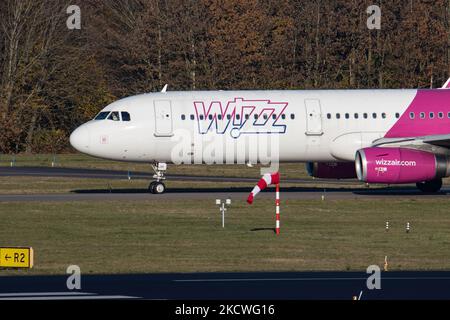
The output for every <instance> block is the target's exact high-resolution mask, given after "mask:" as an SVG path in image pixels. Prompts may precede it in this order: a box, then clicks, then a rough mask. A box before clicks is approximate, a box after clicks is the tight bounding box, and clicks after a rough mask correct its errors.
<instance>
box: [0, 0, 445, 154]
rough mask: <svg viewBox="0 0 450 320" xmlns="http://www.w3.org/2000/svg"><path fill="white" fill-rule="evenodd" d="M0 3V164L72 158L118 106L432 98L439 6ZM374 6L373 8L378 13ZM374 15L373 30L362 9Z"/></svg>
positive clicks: (173, 0) (251, 0) (226, 1)
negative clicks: (159, 99) (176, 98)
mask: <svg viewBox="0 0 450 320" xmlns="http://www.w3.org/2000/svg"><path fill="white" fill-rule="evenodd" d="M78 2H79V3H78V4H77V5H78V6H79V8H80V12H81V29H79V30H78V29H73V30H72V29H69V28H68V27H67V20H68V18H69V16H70V15H69V14H68V13H67V8H68V7H69V6H70V5H74V4H76V3H73V0H45V1H44V0H39V1H37V0H3V1H1V2H0V70H1V74H0V152H1V153H13V152H62V151H68V150H69V146H68V136H69V134H70V132H71V131H72V130H73V129H74V128H75V127H76V126H78V125H79V124H81V123H82V122H85V121H87V120H88V119H90V118H92V117H93V116H94V115H95V114H96V113H97V112H98V111H99V110H100V109H101V108H103V107H104V106H105V105H107V104H108V103H110V102H112V101H114V100H116V99H119V98H121V97H125V96H129V95H133V94H138V93H143V92H154V91H159V90H161V88H162V87H163V86H164V85H165V84H166V83H167V84H169V88H170V90H203V89H205V90H214V89H223V90H228V89H315V88H324V89H325V88H326V89H341V88H349V89H351V88H417V87H419V88H430V87H439V86H441V85H442V83H443V82H445V80H446V79H447V77H448V76H449V69H450V51H449V41H450V26H449V10H450V1H446V0H378V1H374V0H104V1H101V0H83V1H78ZM374 2H375V3H374ZM374 4H375V5H378V6H379V7H380V8H381V13H382V17H381V29H379V30H377V29H375V30H369V28H368V27H367V19H368V17H369V15H368V13H367V8H368V7H369V6H371V5H374Z"/></svg>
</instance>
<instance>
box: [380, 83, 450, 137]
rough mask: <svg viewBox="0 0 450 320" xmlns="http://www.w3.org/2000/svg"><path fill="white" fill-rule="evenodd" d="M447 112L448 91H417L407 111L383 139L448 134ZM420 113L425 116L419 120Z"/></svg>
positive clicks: (449, 121)
mask: <svg viewBox="0 0 450 320" xmlns="http://www.w3.org/2000/svg"><path fill="white" fill-rule="evenodd" d="M449 112H450V90H418V91H417V95H416V97H415V98H414V100H413V101H412V102H411V104H410V106H409V107H408V109H407V110H406V111H405V112H404V113H403V115H402V116H401V118H400V119H399V120H398V121H397V122H396V123H395V125H394V126H393V127H392V128H391V129H390V130H389V131H388V133H387V134H386V136H385V137H386V138H405V137H420V136H429V135H443V134H449V133H450V118H449ZM411 113H414V119H411ZM421 113H424V114H425V118H423V119H422V118H421ZM430 115H432V116H433V118H432V117H431V116H430ZM440 116H442V117H440Z"/></svg>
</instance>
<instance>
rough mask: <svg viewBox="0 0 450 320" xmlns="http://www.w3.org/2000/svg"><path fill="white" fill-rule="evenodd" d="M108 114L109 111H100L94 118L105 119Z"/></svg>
mask: <svg viewBox="0 0 450 320" xmlns="http://www.w3.org/2000/svg"><path fill="white" fill-rule="evenodd" d="M108 115H109V111H103V112H100V113H99V114H98V115H97V116H96V117H95V118H94V120H105V119H106V118H107V117H108Z"/></svg>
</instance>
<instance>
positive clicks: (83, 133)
mask: <svg viewBox="0 0 450 320" xmlns="http://www.w3.org/2000/svg"><path fill="white" fill-rule="evenodd" d="M70 144H71V145H72V147H74V148H75V149H76V150H78V151H80V152H84V153H86V152H87V151H88V150H89V144H90V135H89V129H88V128H86V126H84V125H83V126H81V127H78V128H77V129H75V131H74V132H72V134H71V135H70Z"/></svg>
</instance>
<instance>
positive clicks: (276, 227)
mask: <svg viewBox="0 0 450 320" xmlns="http://www.w3.org/2000/svg"><path fill="white" fill-rule="evenodd" d="M275 206H276V209H275V213H276V225H275V231H276V233H277V235H279V234H280V184H279V183H277V186H276V197H275Z"/></svg>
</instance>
